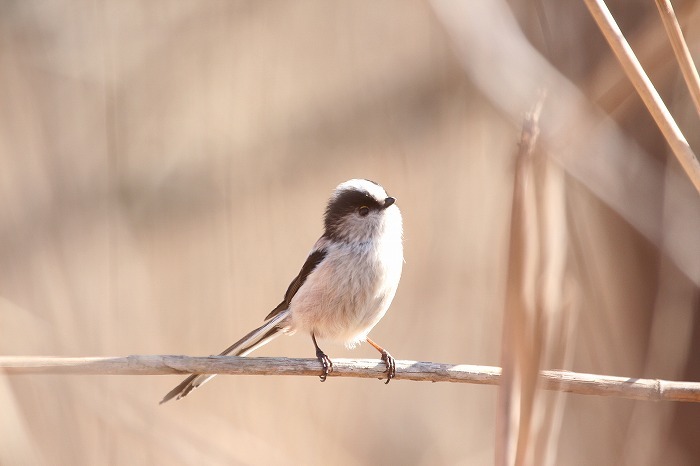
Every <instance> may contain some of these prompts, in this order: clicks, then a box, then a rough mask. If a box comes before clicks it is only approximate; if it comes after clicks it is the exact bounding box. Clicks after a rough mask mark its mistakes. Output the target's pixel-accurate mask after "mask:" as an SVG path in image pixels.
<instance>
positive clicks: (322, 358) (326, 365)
mask: <svg viewBox="0 0 700 466" xmlns="http://www.w3.org/2000/svg"><path fill="white" fill-rule="evenodd" d="M311 339H312V340H313V342H314V346H315V347H316V357H317V358H318V360H319V362H320V363H321V365H322V366H323V373H322V374H321V375H320V378H321V382H325V381H326V377H328V374H330V373H331V372H333V361H331V358H329V357H328V356H326V353H324V352H323V350H321V348H319V347H318V343H316V335H314V334H313V332H312V333H311Z"/></svg>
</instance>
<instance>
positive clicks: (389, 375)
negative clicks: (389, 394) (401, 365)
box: [382, 350, 396, 384]
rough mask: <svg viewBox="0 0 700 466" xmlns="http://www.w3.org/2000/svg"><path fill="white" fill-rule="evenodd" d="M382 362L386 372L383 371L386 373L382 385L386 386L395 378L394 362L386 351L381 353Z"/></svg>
mask: <svg viewBox="0 0 700 466" xmlns="http://www.w3.org/2000/svg"><path fill="white" fill-rule="evenodd" d="M382 361H384V364H386V370H385V371H384V372H385V373H386V382H384V384H388V383H389V382H391V379H393V378H394V377H396V361H395V360H394V358H393V356H392V355H390V354H389V352H387V351H386V350H384V351H382Z"/></svg>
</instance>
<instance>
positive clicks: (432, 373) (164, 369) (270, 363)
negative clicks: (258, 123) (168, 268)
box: [0, 355, 700, 402]
mask: <svg viewBox="0 0 700 466" xmlns="http://www.w3.org/2000/svg"><path fill="white" fill-rule="evenodd" d="M385 369H386V365H385V364H384V362H382V361H380V360H377V359H333V372H332V373H331V374H330V375H331V376H332V377H356V378H370V379H384V378H385V374H384V370H385ZM0 373H5V374H10V375H18V374H82V375H167V374H191V373H196V374H235V375H311V376H318V374H319V373H320V366H319V363H318V360H316V359H291V358H247V357H246V358H241V357H236V356H208V357H190V356H169V355H135V356H126V357H95V358H63V357H50V356H2V357H0ZM500 378H501V368H500V367H492V366H473V365H468V364H443V363H434V362H418V361H396V379H395V380H413V381H423V382H452V383H473V384H484V385H498V384H499V383H500ZM540 384H541V387H542V388H544V389H546V390H555V391H562V392H568V393H577V394H580V395H599V396H614V397H618V398H629V399H633V400H651V401H661V400H663V401H689V402H700V382H672V381H666V380H658V379H637V378H628V377H614V376H608V375H595V374H582V373H577V372H569V371H562V370H546V371H542V372H540Z"/></svg>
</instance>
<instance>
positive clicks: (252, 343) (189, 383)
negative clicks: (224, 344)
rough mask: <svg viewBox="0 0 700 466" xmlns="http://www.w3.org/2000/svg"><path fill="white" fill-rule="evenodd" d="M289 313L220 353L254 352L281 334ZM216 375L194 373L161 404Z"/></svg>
mask: <svg viewBox="0 0 700 466" xmlns="http://www.w3.org/2000/svg"><path fill="white" fill-rule="evenodd" d="M288 314H289V311H287V310H284V311H282V312H280V313H279V314H277V315H276V316H274V317H273V318H272V319H270V320H268V321H267V322H265V323H264V324H263V325H262V326H261V327H258V328H256V329H255V330H253V331H252V332H250V333H249V334H248V335H246V336H244V337H243V338H241V339H240V340H238V341H237V342H236V343H234V344H232V345H231V346H229V347H228V348H226V349H225V350H224V351H222V352H221V354H219V356H226V355H227V354H233V355H234V356H245V355H247V354H249V353H252V352H253V351H255V350H256V349H258V348H260V347H261V346H263V345H264V344H265V343H267V342H269V341H271V340H273V339H275V338H276V337H278V336H279V335H280V332H281V331H282V329H283V327H280V326H279V324H280V323H281V322H282V321H283V320H284V319H285V318H286V317H287V315H288ZM215 376H216V374H192V375H191V376H189V377H187V378H186V379H185V380H183V381H182V383H180V385H178V386H177V387H175V388H173V389H172V390H170V391H169V392H168V394H167V395H165V396H164V397H163V399H162V400H161V401H160V404H163V403H165V402H166V401H170V400H172V399H173V398H175V399H176V400H179V399H180V398H182V397H185V396H187V394H188V393H189V392H191V391H192V390H194V389H195V388H197V387H199V386H201V385H203V384H204V383H206V382H208V381H209V380H211V379H212V378H214V377H215Z"/></svg>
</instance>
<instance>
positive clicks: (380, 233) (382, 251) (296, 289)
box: [160, 179, 403, 404]
mask: <svg viewBox="0 0 700 466" xmlns="http://www.w3.org/2000/svg"><path fill="white" fill-rule="evenodd" d="M402 268H403V226H402V220H401V212H400V211H399V208H398V206H397V205H396V199H395V198H393V197H391V196H389V195H388V194H387V193H386V191H385V190H384V188H382V187H381V186H380V185H379V184H377V183H375V182H373V181H369V180H361V179H353V180H349V181H346V182H345V183H341V184H340V185H338V187H336V188H335V190H334V191H333V194H332V195H331V198H330V199H329V200H328V205H327V207H326V212H325V216H324V232H323V235H322V236H321V237H320V238H319V239H318V241H316V244H314V247H313V249H312V250H311V252H310V253H309V255H308V257H307V258H306V262H305V263H304V265H303V266H302V268H301V271H300V272H299V275H297V276H296V278H295V279H294V280H292V283H291V284H290V285H289V288H287V292H286V293H285V294H284V299H283V300H282V302H281V303H280V304H279V305H278V306H277V307H275V308H274V309H273V310H272V312H270V313H269V314H268V315H267V317H266V318H265V323H264V324H263V325H262V326H260V327H259V328H256V329H255V330H253V331H251V332H250V333H248V334H247V335H246V336H244V337H243V338H241V339H240V340H238V341H237V342H236V343H234V344H233V345H231V346H229V347H228V348H226V349H225V350H224V351H223V352H221V356H224V355H228V354H232V355H235V356H246V355H247V354H250V353H251V352H252V351H254V350H256V349H257V348H260V347H261V346H263V345H264V344H266V343H268V342H269V341H271V340H272V339H274V338H276V337H277V336H279V335H281V334H283V333H284V334H288V335H291V334H294V333H296V332H302V333H306V334H308V335H309V336H311V341H312V342H313V344H314V347H315V348H316V357H317V358H318V360H319V361H320V363H321V366H322V367H323V370H322V373H321V375H320V378H321V382H324V381H325V380H326V377H327V376H328V374H329V373H331V372H332V371H333V362H332V361H331V360H330V358H329V357H328V356H326V354H325V353H324V352H323V351H322V350H321V348H319V346H318V342H317V341H316V339H317V338H319V339H325V340H331V341H336V342H342V343H344V344H345V346H346V347H348V348H353V347H355V346H356V345H357V344H358V343H361V342H363V341H366V342H367V343H369V344H370V345H372V346H373V347H374V348H376V349H377V351H379V352H380V353H381V355H382V361H384V363H385V364H386V371H385V372H386V374H387V378H386V383H389V381H391V379H392V378H393V377H394V376H395V375H396V364H395V362H394V358H393V357H392V356H391V355H390V354H389V353H388V352H387V351H386V350H385V349H384V348H382V347H381V346H379V345H378V344H376V343H375V342H373V341H372V340H370V339H369V337H368V336H367V334H368V333H369V332H370V330H372V328H374V326H375V325H377V323H378V322H379V321H380V320H381V318H382V317H384V314H386V311H387V309H389V305H390V304H391V301H392V300H393V299H394V295H395V294H396V288H397V287H398V285H399V280H400V279H401V270H402ZM214 376H215V375H213V374H192V375H191V376H189V377H187V378H186V379H185V380H183V381H182V383H181V384H180V385H178V386H177V387H175V388H174V389H172V390H171V391H170V392H168V394H167V395H165V397H163V400H162V401H161V402H160V403H161V404H163V403H165V402H166V401H169V400H171V399H173V398H176V399H178V400H179V399H180V398H182V397H184V396H186V395H187V394H188V393H190V392H191V391H192V390H194V389H195V388H197V387H199V386H201V385H202V384H203V383H205V382H207V381H208V380H210V379H211V378H212V377H214Z"/></svg>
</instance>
